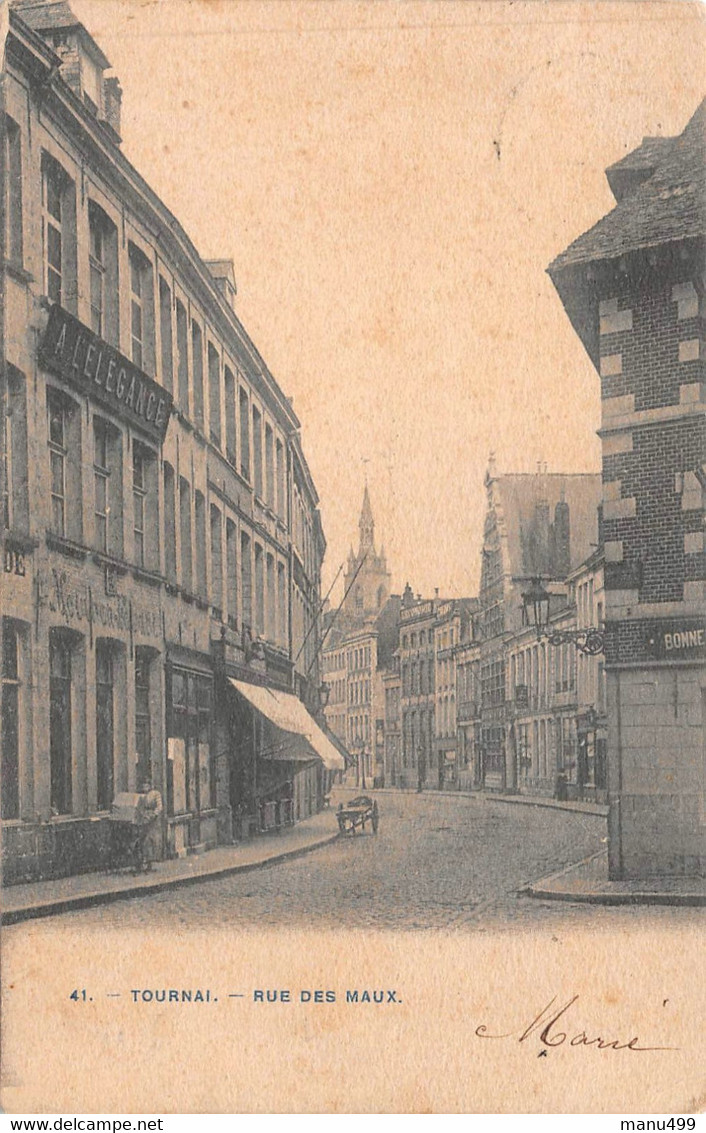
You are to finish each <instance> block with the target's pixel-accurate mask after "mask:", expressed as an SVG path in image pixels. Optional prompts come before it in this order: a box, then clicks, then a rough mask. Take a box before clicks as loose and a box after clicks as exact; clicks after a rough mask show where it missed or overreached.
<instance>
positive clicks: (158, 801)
mask: <svg viewBox="0 0 706 1133" xmlns="http://www.w3.org/2000/svg"><path fill="white" fill-rule="evenodd" d="M139 795H140V799H139V803H138V806H137V809H136V812H135V845H134V862H135V873H147V872H148V871H149V870H151V869H152V858H151V856H150V852H149V850H150V846H149V843H150V841H151V837H152V834H153V833H154V831H155V830H156V828H157V821H158V819H159V816H160V815H161V813H162V796H161V795H160V793H159V791H158V790H156V788H154V787H153V786H152V784H151V782H150V780H149V779H143V780H142V781H141V782H140V786H139Z"/></svg>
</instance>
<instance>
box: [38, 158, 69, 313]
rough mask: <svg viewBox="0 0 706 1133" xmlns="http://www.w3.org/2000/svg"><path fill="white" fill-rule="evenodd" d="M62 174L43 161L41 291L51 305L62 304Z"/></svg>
mask: <svg viewBox="0 0 706 1133" xmlns="http://www.w3.org/2000/svg"><path fill="white" fill-rule="evenodd" d="M63 185H64V174H63V170H61V169H60V168H59V167H58V166H57V165H56V163H55V162H53V161H52V160H51V159H50V158H45V162H44V175H43V178H42V232H43V238H44V289H45V291H46V293H47V295H48V297H49V299H51V301H52V303H61V301H62V283H63V268H64V264H63V230H62V224H63V220H64V203H63Z"/></svg>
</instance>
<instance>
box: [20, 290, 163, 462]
mask: <svg viewBox="0 0 706 1133" xmlns="http://www.w3.org/2000/svg"><path fill="white" fill-rule="evenodd" d="M39 358H40V361H41V363H42V365H43V366H46V368H47V369H48V370H51V371H52V372H53V373H55V374H58V375H59V377H61V378H63V379H64V381H66V382H68V383H69V384H70V385H72V386H74V387H76V388H77V389H79V390H80V391H81V392H82V393H85V394H87V395H88V396H89V397H92V398H94V399H95V400H96V401H99V402H100V403H101V404H102V405H104V406H106V408H108V409H110V410H112V412H113V413H116V414H117V415H118V416H119V417H121V418H123V420H125V421H128V422H129V423H130V424H131V425H134V426H135V427H136V428H138V429H141V430H142V432H143V433H146V434H147V435H148V436H149V437H151V438H153V439H154V440H156V441H158V442H159V444H162V443H163V441H164V436H165V433H166V431H167V425H168V424H169V415H170V413H171V410H172V396H171V394H170V393H168V392H167V390H165V389H163V388H162V386H160V385H158V384H157V382H155V381H153V380H152V378H148V377H147V375H146V374H144V373H143V372H142V370H139V369H138V368H137V366H135V364H134V363H133V362H131V361H130V360H129V358H126V357H125V356H124V355H123V354H120V353H119V351H117V350H116V349H115V347H114V346H110V345H109V343H107V342H104V341H103V339H102V338H99V337H98V335H97V334H94V333H93V331H92V330H89V328H88V327H85V326H84V325H83V323H80V322H79V321H78V319H76V318H74V316H73V315H70V314H69V313H68V311H65V310H64V309H63V307H60V306H59V305H58V304H57V303H55V304H54V306H53V307H52V309H51V313H50V315H49V324H48V326H47V329H46V331H45V332H44V337H43V339H42V343H41V346H40V348H39Z"/></svg>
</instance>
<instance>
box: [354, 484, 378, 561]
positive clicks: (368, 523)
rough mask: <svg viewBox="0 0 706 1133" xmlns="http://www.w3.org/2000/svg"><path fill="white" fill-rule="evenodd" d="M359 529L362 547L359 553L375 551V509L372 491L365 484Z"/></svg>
mask: <svg viewBox="0 0 706 1133" xmlns="http://www.w3.org/2000/svg"><path fill="white" fill-rule="evenodd" d="M358 530H359V532H360V547H359V549H358V554H359V555H362V554H364V553H365V552H366V551H372V552H374V551H375V541H374V540H375V520H374V519H373V509H372V507H371V506H370V493H369V492H368V485H367V484H366V485H365V491H364V493H363V506H362V508H361V510H360V519H359V520H358Z"/></svg>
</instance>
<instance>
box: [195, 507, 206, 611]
mask: <svg viewBox="0 0 706 1133" xmlns="http://www.w3.org/2000/svg"><path fill="white" fill-rule="evenodd" d="M194 522H195V528H196V530H195V535H196V540H195V541H196V593H197V594H198V595H199V596H200V597H202V598H205V597H206V595H207V593H208V591H207V584H206V501H205V500H204V497H203V494H202V493H201V492H198V491H197V492H196V493H195V494H194Z"/></svg>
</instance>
